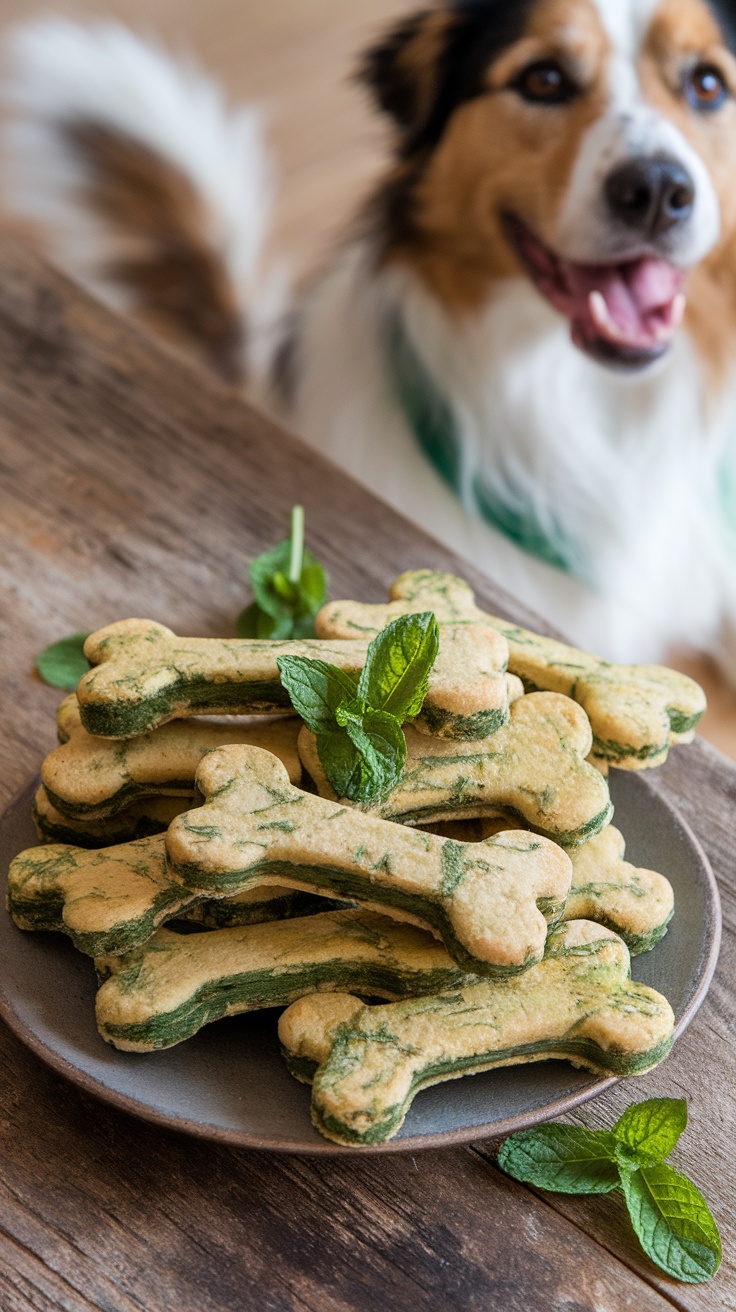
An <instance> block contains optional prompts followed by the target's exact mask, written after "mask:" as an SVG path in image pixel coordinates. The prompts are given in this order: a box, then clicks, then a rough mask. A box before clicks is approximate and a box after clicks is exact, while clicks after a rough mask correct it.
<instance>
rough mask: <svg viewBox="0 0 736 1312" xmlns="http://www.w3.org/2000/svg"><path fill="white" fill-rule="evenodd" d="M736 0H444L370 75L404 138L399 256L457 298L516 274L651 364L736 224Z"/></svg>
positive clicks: (394, 196)
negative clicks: (692, 275) (696, 278)
mask: <svg viewBox="0 0 736 1312" xmlns="http://www.w3.org/2000/svg"><path fill="white" fill-rule="evenodd" d="M735 44H736V0H711V2H710V3H709V2H708V0H455V3H451V2H450V0H447V2H446V3H443V4H441V5H440V6H439V7H438V8H435V9H432V10H426V11H423V12H421V13H419V14H416V15H413V16H412V17H411V18H409V19H408V20H406V21H405V22H404V23H402V24H401V25H400V26H399V27H398V28H397V29H395V31H394V32H393V33H391V34H390V36H389V37H388V39H387V40H386V41H385V42H384V43H383V44H382V45H381V46H379V47H378V48H377V49H375V50H373V51H371V52H370V53H369V55H368V56H367V59H366V62H365V65H364V69H363V77H364V79H365V80H367V81H368V82H369V84H370V85H371V86H372V88H373V90H374V93H375V94H376V95H377V97H378V100H379V103H380V104H381V106H382V108H383V109H384V110H386V111H387V112H388V113H390V114H391V115H392V116H393V118H394V120H395V122H396V124H397V125H398V128H399V138H398V152H397V153H398V159H397V163H396V167H395V170H394V172H393V174H392V177H391V178H390V180H389V182H388V184H387V185H386V186H385V188H384V190H383V193H382V195H383V207H382V220H381V221H382V223H383V225H384V230H385V234H386V246H385V250H386V255H387V258H397V257H398V258H404V259H407V260H409V261H411V262H412V263H413V264H414V265H415V266H416V267H417V268H418V269H419V271H420V272H421V273H422V275H423V276H424V278H425V279H426V280H427V281H428V282H429V284H430V285H431V287H432V289H433V290H434V291H435V293H436V294H438V295H439V296H440V297H441V298H442V299H443V300H444V301H445V302H446V303H447V304H448V305H449V306H451V307H453V308H455V309H458V310H462V309H469V308H474V307H478V306H480V305H482V304H483V303H484V301H485V300H486V299H487V297H488V295H489V293H490V290H491V288H492V284H493V282H494V280H496V279H498V278H504V277H508V276H510V275H515V274H516V275H518V274H519V273H520V272H521V271H523V272H524V273H525V274H526V275H527V276H528V277H529V278H531V280H532V281H533V283H534V285H535V286H536V288H537V290H538V292H539V293H540V295H541V296H543V297H544V298H545V299H546V300H547V301H548V302H549V303H550V304H551V305H552V306H554V308H555V309H556V310H557V311H558V312H560V313H561V314H563V315H564V316H566V317H567V319H568V320H569V322H570V325H571V331H572V336H573V340H574V341H575V343H576V345H577V346H579V347H580V348H581V350H583V351H585V352H586V353H587V354H589V355H590V356H592V357H594V358H595V359H597V360H600V361H602V362H604V363H608V364H610V365H612V366H614V367H619V368H621V367H623V368H629V369H633V368H642V367H645V366H647V365H649V364H651V363H652V362H653V361H655V360H657V359H659V358H660V357H661V356H662V355H663V354H664V353H665V352H666V351H667V349H668V347H669V345H670V344H671V342H672V340H673V338H674V336H675V334H676V332H677V329H678V327H679V325H680V323H681V322H682V319H683V315H684V311H685V305H686V300H685V291H686V276H687V274H688V271H689V270H691V269H693V268H694V267H695V266H696V265H698V264H700V263H701V262H702V261H703V260H704V259H705V258H706V257H707V256H708V255H709V254H710V253H711V252H712V251H714V249H715V248H716V247H717V246H718V244H719V242H722V241H723V240H724V239H727V238H728V237H730V236H732V235H733V234H734V232H736V58H734V54H733V53H732V46H733V45H735Z"/></svg>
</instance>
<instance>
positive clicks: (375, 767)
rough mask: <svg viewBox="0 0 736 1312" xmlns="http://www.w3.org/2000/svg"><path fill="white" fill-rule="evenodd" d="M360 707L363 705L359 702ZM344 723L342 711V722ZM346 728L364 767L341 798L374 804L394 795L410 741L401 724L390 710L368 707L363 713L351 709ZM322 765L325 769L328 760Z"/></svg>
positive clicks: (361, 767) (339, 718)
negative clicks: (377, 800) (378, 800)
mask: <svg viewBox="0 0 736 1312" xmlns="http://www.w3.org/2000/svg"><path fill="white" fill-rule="evenodd" d="M357 705H358V706H361V705H362V704H361V703H360V702H358V703H357ZM341 722H342V721H341V716H340V712H338V723H341ZM344 728H345V732H346V734H347V736H348V738H349V739H350V741H351V743H352V744H353V746H354V747H355V749H356V751H357V752H358V755H359V757H360V761H361V766H360V773H359V777H358V778H357V779H355V780H354V781H353V783H352V785H351V788H350V791H349V792H345V793H342V794H340V796H342V797H348V798H349V799H350V801H351V802H372V801H373V799H374V798H375V797H382V796H384V795H385V794H386V793H388V792H390V791H391V789H392V788H394V787H395V786H396V784H397V783H398V782H399V779H400V778H401V772H402V770H403V769H404V766H405V764H406V739H405V737H404V731H403V729H402V728H401V723H400V722H399V720H397V719H396V717H395V716H393V715H389V714H388V712H386V711H376V710H374V709H373V707H372V706H365V707H364V708H363V710H362V714H355V713H351V712H350V710H348V713H347V714H346V715H345V722H344ZM317 750H319V744H318V748H317ZM321 759H322V758H321V757H320V760H321ZM322 764H323V766H324V761H323V762H322ZM330 782H332V781H330ZM333 787H334V784H333Z"/></svg>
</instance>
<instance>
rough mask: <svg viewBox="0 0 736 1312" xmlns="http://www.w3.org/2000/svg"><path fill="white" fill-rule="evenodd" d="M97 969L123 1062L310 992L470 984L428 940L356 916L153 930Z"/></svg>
mask: <svg viewBox="0 0 736 1312" xmlns="http://www.w3.org/2000/svg"><path fill="white" fill-rule="evenodd" d="M95 965H96V966H97V969H98V973H99V975H100V977H101V978H102V979H103V980H104V981H105V982H104V983H103V984H102V987H101V988H100V990H99V992H98V994H97V1024H98V1027H99V1030H100V1034H101V1035H102V1037H103V1038H104V1039H107V1040H108V1042H109V1043H112V1044H113V1045H114V1046H115V1047H116V1048H123V1049H125V1050H126V1051H129V1052H152V1051H153V1050H155V1049H158V1048H169V1047H172V1045H173V1044H175V1043H181V1041H182V1040H183V1039H188V1038H190V1037H191V1035H193V1034H196V1032H197V1030H199V1029H201V1027H202V1026H203V1025H207V1024H209V1022H210V1021H214V1020H219V1019H220V1018H221V1017H222V1016H233V1015H236V1014H238V1013H240V1012H244V1011H257V1010H260V1009H262V1008H264V1007H285V1006H288V1004H289V1003H290V1002H294V1000H295V999H296V998H301V997H303V996H304V994H305V993H314V992H315V990H319V991H320V992H322V991H325V990H333V991H334V990H344V989H345V988H350V989H352V990H353V991H354V992H358V993H361V994H363V995H364V996H366V997H370V996H375V997H381V998H388V999H395V998H407V997H416V996H418V995H419V994H421V993H436V992H438V991H439V990H441V989H447V988H456V987H458V986H461V985H463V984H465V983H467V982H468V981H469V980H470V979H472V978H474V977H473V976H469V975H465V974H463V972H462V971H461V970H460V969H459V968H458V967H457V966H456V965H455V963H454V962H453V961H452V960H451V959H450V957H449V956H448V955H447V953H446V951H445V949H444V948H443V946H442V944H441V943H438V942H437V940H436V939H434V938H432V936H431V935H430V934H425V933H424V932H423V931H422V930H421V929H416V928H415V927H414V926H413V925H405V924H404V925H402V924H401V923H400V922H399V921H396V920H389V919H388V918H387V917H386V916H378V915H375V913H374V912H371V911H364V910H362V909H359V908H352V909H351V910H348V911H332V912H328V913H326V914H324V915H315V916H311V917H310V918H309V919H308V920H285V921H281V922H277V923H273V924H268V925H253V926H249V927H247V928H243V929H224V930H220V931H219V932H215V933H212V934H175V933H172V932H171V931H170V930H168V929H159V930H157V931H156V933H155V934H154V935H153V937H152V938H151V939H150V940H149V942H148V943H146V944H145V945H144V946H143V947H141V948H138V949H137V950H136V951H135V952H130V953H127V954H126V955H125V956H123V957H103V958H100V959H98V960H97V961H96V962H95Z"/></svg>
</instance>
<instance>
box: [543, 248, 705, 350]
mask: <svg viewBox="0 0 736 1312" xmlns="http://www.w3.org/2000/svg"><path fill="white" fill-rule="evenodd" d="M563 269H564V279H565V283H566V290H567V294H568V297H569V302H570V305H569V309H568V314H569V315H570V318H571V319H572V320H573V324H574V327H575V328H576V329H577V330H578V331H580V332H582V333H583V334H585V335H590V334H592V335H594V336H598V337H604V338H606V339H607V340H609V341H611V342H615V343H617V344H618V345H622V346H626V347H629V348H631V349H633V350H649V349H651V348H652V347H657V346H661V345H663V344H664V343H666V342H668V341H670V340H671V338H672V337H673V336H674V335H675V333H676V331H677V329H678V328H679V326H680V324H681V322H682V316H683V314H684V310H685V298H684V296H683V294H682V285H683V282H684V278H685V275H684V273H683V272H682V270H681V269H676V268H675V267H674V265H672V264H669V263H668V262H667V261H666V260H658V259H653V258H647V259H642V260H637V261H635V262H634V263H632V264H621V265H615V266H610V265H608V266H606V265H602V266H595V265H582V264H566V265H564V266H563Z"/></svg>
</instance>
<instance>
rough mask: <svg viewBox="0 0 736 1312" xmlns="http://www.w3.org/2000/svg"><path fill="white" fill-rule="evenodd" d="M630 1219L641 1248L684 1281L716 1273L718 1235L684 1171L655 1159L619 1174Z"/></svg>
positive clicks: (707, 1278)
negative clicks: (636, 1168)
mask: <svg viewBox="0 0 736 1312" xmlns="http://www.w3.org/2000/svg"><path fill="white" fill-rule="evenodd" d="M621 1188H622V1189H623V1191H624V1197H625V1199H626V1206H627V1207H628V1209H629V1216H630V1217H631V1223H632V1225H633V1227H634V1230H635V1231H636V1234H637V1237H638V1239H639V1242H640V1243H641V1246H642V1248H643V1249H644V1251H645V1253H647V1254H648V1255H649V1257H651V1259H652V1261H653V1262H656V1264H657V1266H659V1267H661V1268H662V1270H663V1271H666V1272H667V1274H668V1275H670V1276H674V1277H675V1279H676V1280H682V1281H684V1282H685V1283H687V1284H701V1283H702V1282H703V1281H704V1280H710V1278H711V1276H713V1275H715V1273H716V1271H717V1270H718V1267H719V1265H720V1262H721V1239H720V1236H719V1234H718V1228H717V1226H716V1223H715V1221H714V1220H713V1217H712V1216H711V1213H710V1210H709V1208H708V1204H707V1203H706V1201H705V1199H704V1198H703V1195H702V1194H701V1192H700V1190H699V1189H697V1188H696V1187H695V1185H694V1184H693V1183H692V1181H691V1180H688V1178H687V1176H686V1175H682V1174H681V1172H680V1171H676V1170H675V1169H674V1167H672V1166H668V1165H667V1164H666V1162H660V1163H658V1164H656V1165H653V1166H643V1167H641V1169H639V1170H635V1171H631V1172H629V1171H626V1172H624V1173H623V1174H622V1176H621Z"/></svg>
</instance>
